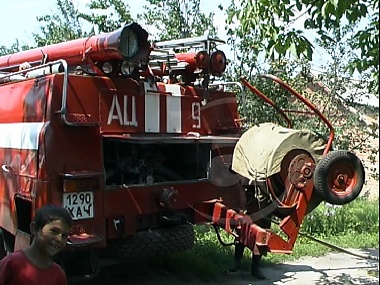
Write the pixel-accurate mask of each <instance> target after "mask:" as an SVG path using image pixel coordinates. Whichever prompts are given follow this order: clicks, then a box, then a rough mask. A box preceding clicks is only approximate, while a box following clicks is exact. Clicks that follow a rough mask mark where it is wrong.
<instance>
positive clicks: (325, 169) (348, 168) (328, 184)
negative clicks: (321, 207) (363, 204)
mask: <svg viewBox="0 0 380 285" xmlns="http://www.w3.org/2000/svg"><path fill="white" fill-rule="evenodd" d="M364 179H365V172H364V167H363V164H362V162H361V161H360V159H359V158H358V157H357V156H356V155H355V154H353V153H351V152H349V151H331V152H329V153H328V154H327V155H326V156H324V157H323V158H322V159H321V161H320V162H319V163H318V164H317V166H316V168H315V172H314V187H315V189H316V191H318V192H319V193H320V194H321V195H322V197H323V199H324V200H325V201H326V202H328V203H330V204H334V205H343V204H347V203H350V202H351V201H353V200H354V199H355V198H356V197H357V196H358V195H359V194H360V192H361V190H362V188H363V185H364Z"/></svg>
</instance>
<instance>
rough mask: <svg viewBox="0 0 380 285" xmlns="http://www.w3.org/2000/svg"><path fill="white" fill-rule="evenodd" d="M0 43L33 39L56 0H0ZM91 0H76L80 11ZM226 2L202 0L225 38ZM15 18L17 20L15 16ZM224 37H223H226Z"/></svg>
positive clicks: (137, 7)
mask: <svg viewBox="0 0 380 285" xmlns="http://www.w3.org/2000/svg"><path fill="white" fill-rule="evenodd" d="M0 1H1V9H0V27H2V28H1V37H0V39H1V41H0V46H2V45H4V46H7V47H8V46H11V45H12V44H13V43H15V41H16V38H17V39H18V41H19V42H20V43H21V44H22V43H28V42H31V41H32V37H31V34H32V33H33V32H35V33H36V32H38V26H39V23H38V21H37V19H36V17H37V16H43V15H48V14H52V13H53V12H54V11H55V10H56V0H34V1H33V0H0ZM89 2H90V0H74V1H73V3H74V4H75V6H76V7H77V8H78V9H79V10H80V11H86V10H85V9H86V4H88V3H89ZM126 2H127V3H129V6H130V7H131V13H132V16H135V15H136V14H137V13H141V12H142V11H143V8H142V7H143V5H144V3H145V1H144V0H138V1H136V3H138V4H133V5H131V3H132V1H126ZM220 3H223V5H224V7H227V6H228V4H229V3H230V0H212V1H210V0H206V1H205V0H203V1H201V11H203V12H204V13H206V14H208V13H210V12H214V13H215V16H214V23H215V25H216V26H217V27H219V32H220V34H219V36H220V37H221V38H222V39H223V40H226V36H225V34H224V33H223V31H224V19H225V18H224V15H223V12H222V11H220V10H219V9H218V5H219V4H220ZM15 19H16V20H15ZM223 37H224V38H223Z"/></svg>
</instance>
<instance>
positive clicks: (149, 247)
mask: <svg viewBox="0 0 380 285" xmlns="http://www.w3.org/2000/svg"><path fill="white" fill-rule="evenodd" d="M194 240H195V234H194V229H193V226H192V225H181V226H173V227H170V228H164V229H157V230H149V231H142V232H138V233H136V234H135V235H133V236H131V237H127V238H122V239H115V240H109V241H108V242H107V247H106V248H105V249H104V251H102V253H101V255H102V256H107V257H116V258H123V259H124V258H127V259H135V260H137V259H146V258H150V257H154V256H158V255H166V254H172V253H176V252H180V251H184V250H187V249H191V248H192V247H193V245H194Z"/></svg>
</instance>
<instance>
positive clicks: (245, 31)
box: [226, 0, 379, 93]
mask: <svg viewBox="0 0 380 285" xmlns="http://www.w3.org/2000/svg"><path fill="white" fill-rule="evenodd" d="M235 2H237V1H232V3H231V5H230V6H229V7H228V8H227V10H226V13H227V15H228V18H227V24H228V27H227V33H228V35H229V36H230V40H229V41H230V42H231V43H234V44H236V47H235V48H236V49H237V50H239V51H240V52H241V53H245V52H247V51H248V50H249V47H250V48H251V50H250V51H251V53H254V54H255V57H256V58H257V57H258V56H259V54H260V53H263V54H264V55H265V58H267V59H271V60H281V59H283V58H284V57H286V56H291V55H293V56H296V57H297V58H307V59H308V60H311V59H312V55H313V49H314V47H313V45H312V44H311V42H310V41H309V39H308V36H307V30H314V31H316V32H317V33H318V36H319V39H320V40H324V39H327V38H330V39H333V37H331V35H330V32H331V31H333V30H335V29H337V28H339V27H342V24H343V23H347V24H348V25H349V26H351V27H356V30H355V31H352V33H351V34H350V40H349V41H348V42H347V43H348V45H349V46H350V48H351V49H353V50H360V51H361V55H360V57H359V58H357V59H356V60H352V61H351V62H350V65H349V66H350V68H349V71H350V72H351V74H352V73H353V72H354V71H355V70H358V71H359V72H363V71H370V72H373V77H372V78H371V82H370V87H371V88H372V90H373V91H374V93H377V92H376V90H378V74H379V73H378V68H377V66H378V62H379V57H378V46H379V37H378V35H379V23H378V20H379V13H378V10H377V7H378V0H361V1H356V0H350V1H336V0H329V1H322V0H316V1H311V0H297V1H295V2H296V3H294V1H282V0H275V1H268V0H259V1H251V0H242V1H238V4H236V3H235ZM301 17H303V18H304V19H305V20H303V21H304V28H305V30H306V31H305V32H303V31H298V30H294V29H293V28H292V24H294V22H295V21H300V19H301ZM363 19H367V20H368V21H369V24H368V26H367V27H365V28H364V29H363V28H359V27H358V24H359V23H360V21H361V20H363ZM236 23H239V24H238V25H237V24H236ZM247 48H248V49H247ZM242 57H244V55H242Z"/></svg>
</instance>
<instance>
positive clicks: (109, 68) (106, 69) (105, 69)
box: [102, 61, 112, 74]
mask: <svg viewBox="0 0 380 285" xmlns="http://www.w3.org/2000/svg"><path fill="white" fill-rule="evenodd" d="M102 70H103V72H104V73H106V74H109V73H111V72H112V64H111V63H109V62H108V61H107V62H105V63H103V65H102Z"/></svg>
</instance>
